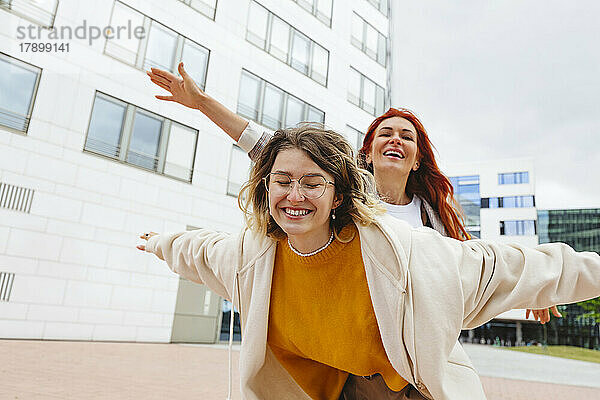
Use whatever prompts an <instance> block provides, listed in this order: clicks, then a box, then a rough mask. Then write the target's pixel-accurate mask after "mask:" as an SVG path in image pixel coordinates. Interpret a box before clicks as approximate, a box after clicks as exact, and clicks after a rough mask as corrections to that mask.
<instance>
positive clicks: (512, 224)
mask: <svg viewBox="0 0 600 400" xmlns="http://www.w3.org/2000/svg"><path fill="white" fill-rule="evenodd" d="M504 234H505V235H507V236H515V235H517V221H504Z"/></svg>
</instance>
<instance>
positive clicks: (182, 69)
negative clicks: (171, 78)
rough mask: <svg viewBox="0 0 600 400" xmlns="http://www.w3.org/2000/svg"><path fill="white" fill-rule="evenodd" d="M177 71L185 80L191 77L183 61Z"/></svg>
mask: <svg viewBox="0 0 600 400" xmlns="http://www.w3.org/2000/svg"><path fill="white" fill-rule="evenodd" d="M177 70H178V71H179V75H181V77H182V78H183V79H185V78H187V77H188V76H189V75H188V73H187V72H186V71H185V69H184V68H183V61H182V62H180V63H179V65H178V66H177Z"/></svg>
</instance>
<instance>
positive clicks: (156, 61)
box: [104, 0, 210, 90]
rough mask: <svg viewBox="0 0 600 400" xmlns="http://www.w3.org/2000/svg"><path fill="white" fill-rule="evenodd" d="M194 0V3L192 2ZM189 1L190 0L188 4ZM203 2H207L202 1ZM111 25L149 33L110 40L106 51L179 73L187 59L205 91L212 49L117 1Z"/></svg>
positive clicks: (137, 64)
mask: <svg viewBox="0 0 600 400" xmlns="http://www.w3.org/2000/svg"><path fill="white" fill-rule="evenodd" d="M192 3H194V2H192ZM192 3H189V0H187V1H186V4H192ZM200 3H204V1H201V2H200ZM110 25H111V26H113V27H114V26H132V27H134V29H135V28H136V27H143V28H144V32H146V33H147V34H146V35H142V36H144V37H142V38H141V39H140V38H138V37H137V36H136V35H131V37H128V35H119V36H118V37H117V35H116V33H115V34H114V36H115V37H114V38H112V39H107V40H106V45H105V47H104V53H105V54H107V55H110V56H111V57H114V58H116V59H118V60H120V61H123V62H125V63H127V64H129V65H131V66H134V67H135V68H138V69H149V68H151V67H156V68H160V69H164V70H167V71H171V72H175V70H176V69H177V65H178V64H179V62H180V61H181V60H183V59H184V58H185V60H186V62H187V65H188V66H189V71H188V73H189V74H190V76H191V77H192V78H193V79H194V81H195V82H196V83H197V84H198V86H199V87H200V88H201V89H202V90H204V88H205V85H206V71H207V68H208V59H209V55H210V51H209V50H208V49H207V48H205V47H202V46H200V45H199V44H197V43H195V42H194V41H192V40H190V39H188V38H186V37H185V36H182V35H180V34H178V33H177V32H175V31H173V30H171V29H169V28H167V27H166V26H164V25H162V24H161V23H159V22H157V21H155V20H153V19H151V18H149V17H147V16H146V15H144V14H142V13H140V12H138V11H136V10H134V9H133V8H131V7H129V6H126V5H125V4H123V3H121V2H119V1H116V2H115V6H114V9H113V14H112V17H111V21H110Z"/></svg>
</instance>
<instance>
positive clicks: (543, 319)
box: [540, 308, 550, 324]
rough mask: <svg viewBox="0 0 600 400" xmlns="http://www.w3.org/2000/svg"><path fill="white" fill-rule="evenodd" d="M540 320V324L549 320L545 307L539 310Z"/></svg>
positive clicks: (548, 312)
mask: <svg viewBox="0 0 600 400" xmlns="http://www.w3.org/2000/svg"><path fill="white" fill-rule="evenodd" d="M540 315H541V316H540V322H541V323H542V324H545V323H546V322H548V321H550V311H548V309H547V308H545V309H543V310H540Z"/></svg>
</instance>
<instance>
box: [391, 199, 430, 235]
mask: <svg viewBox="0 0 600 400" xmlns="http://www.w3.org/2000/svg"><path fill="white" fill-rule="evenodd" d="M382 203H383V205H384V206H385V208H386V209H387V212H388V213H389V214H390V215H391V216H392V217H394V218H398V219H401V220H403V221H406V222H408V223H409V224H410V226H412V227H413V228H419V227H422V226H423V220H422V219H421V199H420V198H419V197H417V196H413V198H412V201H411V202H410V203H408V204H406V205H399V204H390V203H386V202H385V201H382Z"/></svg>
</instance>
